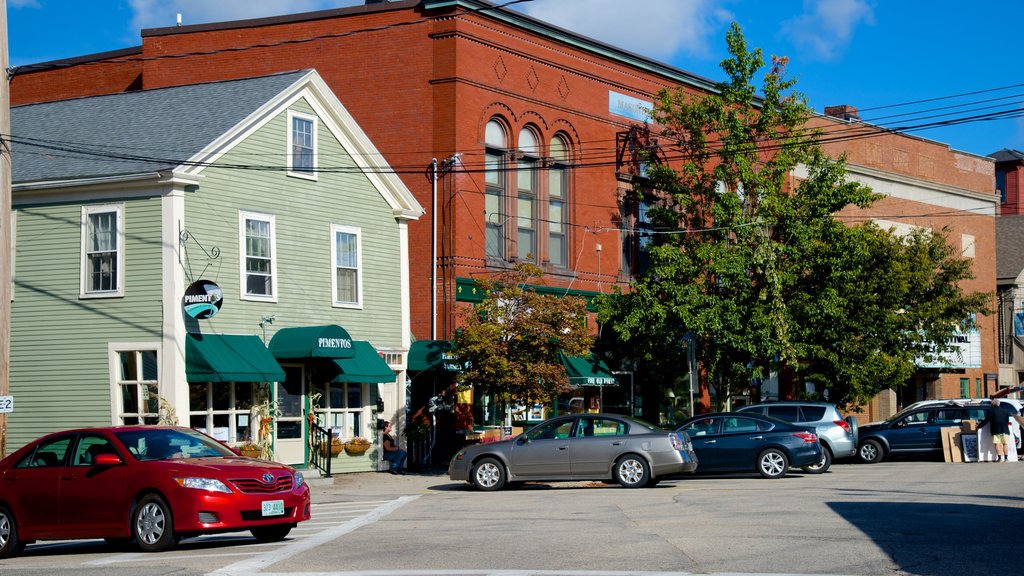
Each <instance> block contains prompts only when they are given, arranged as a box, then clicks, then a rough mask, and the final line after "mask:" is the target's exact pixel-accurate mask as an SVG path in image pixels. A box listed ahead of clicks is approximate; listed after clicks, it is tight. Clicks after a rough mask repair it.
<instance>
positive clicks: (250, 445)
mask: <svg viewBox="0 0 1024 576" xmlns="http://www.w3.org/2000/svg"><path fill="white" fill-rule="evenodd" d="M238 452H239V453H240V454H241V455H242V456H248V457H249V458H259V457H261V456H262V455H263V448H261V447H260V445H259V444H256V443H255V442H252V441H249V442H246V443H245V444H242V445H241V446H239V447H238Z"/></svg>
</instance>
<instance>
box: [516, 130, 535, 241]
mask: <svg viewBox="0 0 1024 576" xmlns="http://www.w3.org/2000/svg"><path fill="white" fill-rule="evenodd" d="M518 149H519V161H518V166H517V170H516V189H517V190H516V226H517V229H518V234H517V236H516V244H517V250H516V254H517V256H518V257H519V259H520V260H528V259H529V260H537V258H538V255H539V254H538V252H537V166H538V165H539V164H540V146H539V145H538V138H537V133H536V132H534V131H533V129H532V128H523V129H522V130H520V131H519V141H518Z"/></svg>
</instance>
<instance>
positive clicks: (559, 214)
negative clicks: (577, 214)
mask: <svg viewBox="0 0 1024 576" xmlns="http://www.w3.org/2000/svg"><path fill="white" fill-rule="evenodd" d="M550 155H551V161H552V163H551V167H550V168H549V169H548V219H547V225H548V261H549V262H551V265H552V266H556V267H558V268H565V267H567V266H568V265H569V236H568V232H569V224H568V214H567V204H568V200H569V169H568V166H567V165H566V162H567V161H568V158H569V153H568V146H567V145H566V143H565V140H564V139H563V138H562V137H561V136H555V137H554V138H552V139H551V147H550Z"/></svg>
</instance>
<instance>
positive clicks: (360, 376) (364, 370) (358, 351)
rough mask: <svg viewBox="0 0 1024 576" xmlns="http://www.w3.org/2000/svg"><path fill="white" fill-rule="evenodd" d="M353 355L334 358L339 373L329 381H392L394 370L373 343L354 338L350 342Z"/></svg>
mask: <svg viewBox="0 0 1024 576" xmlns="http://www.w3.org/2000/svg"><path fill="white" fill-rule="evenodd" d="M352 349H353V350H355V356H353V357H352V358H336V359H335V360H334V364H335V365H337V367H338V370H340V372H341V373H340V374H338V375H337V376H335V377H334V378H333V379H332V380H331V382H369V383H380V382H394V381H395V371H394V370H392V369H391V368H390V367H389V366H388V363H387V362H385V361H384V360H383V359H382V358H381V357H380V355H379V354H377V351H376V350H375V349H374V348H373V345H372V344H370V343H369V342H366V341H364V340H356V341H355V342H353V343H352Z"/></svg>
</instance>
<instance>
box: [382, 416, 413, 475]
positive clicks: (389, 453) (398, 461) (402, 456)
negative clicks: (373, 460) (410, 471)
mask: <svg viewBox="0 0 1024 576" xmlns="http://www.w3.org/2000/svg"><path fill="white" fill-rule="evenodd" d="M382 444H383V446H384V459H385V460H387V461H388V462H391V467H390V468H389V469H388V472H391V473H392V474H405V460H406V459H407V458H408V456H409V455H408V454H407V453H406V451H405V450H402V449H401V448H399V447H398V444H395V438H394V436H392V435H391V422H385V423H384V440H383V442H382Z"/></svg>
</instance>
